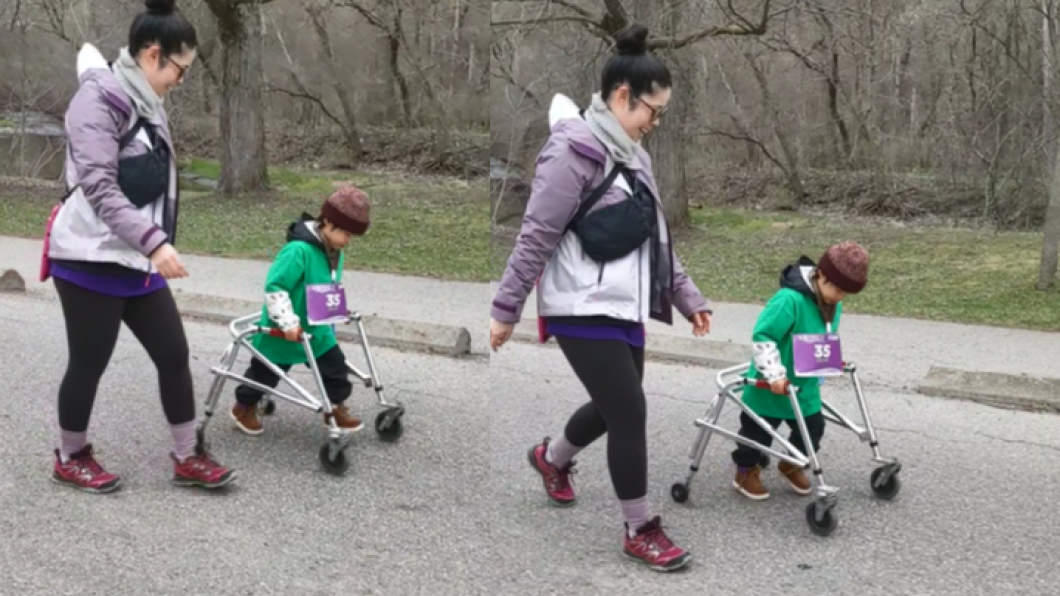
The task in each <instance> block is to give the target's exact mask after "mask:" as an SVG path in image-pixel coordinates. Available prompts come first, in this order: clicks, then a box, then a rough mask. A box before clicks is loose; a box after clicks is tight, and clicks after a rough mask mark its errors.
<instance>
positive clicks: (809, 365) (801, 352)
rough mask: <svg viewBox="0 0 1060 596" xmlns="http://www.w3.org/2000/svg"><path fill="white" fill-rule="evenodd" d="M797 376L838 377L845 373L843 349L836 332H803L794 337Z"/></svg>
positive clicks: (793, 346) (793, 349)
mask: <svg viewBox="0 0 1060 596" xmlns="http://www.w3.org/2000/svg"><path fill="white" fill-rule="evenodd" d="M791 341H792V355H793V356H794V360H795V376H796V377H804V378H805V377H837V376H840V375H842V374H843V350H842V347H841V346H840V343H839V336H838V335H836V334H834V333H821V334H811V333H803V334H799V335H796V336H794V337H793V338H792V340H791Z"/></svg>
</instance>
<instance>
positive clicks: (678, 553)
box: [623, 516, 692, 571]
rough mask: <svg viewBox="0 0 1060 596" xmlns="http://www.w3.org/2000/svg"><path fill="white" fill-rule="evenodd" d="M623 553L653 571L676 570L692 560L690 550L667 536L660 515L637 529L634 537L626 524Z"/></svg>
mask: <svg viewBox="0 0 1060 596" xmlns="http://www.w3.org/2000/svg"><path fill="white" fill-rule="evenodd" d="M623 553H624V554H625V555H626V556H627V557H629V558H630V559H633V560H634V561H638V562H640V563H644V564H646V565H647V566H648V567H650V568H651V569H652V570H653V571H676V570H678V569H681V568H682V567H684V566H685V565H688V563H689V562H691V561H692V555H690V554H689V553H688V551H686V550H684V549H683V548H680V547H678V546H677V545H676V544H674V543H673V542H672V541H671V540H670V539H669V538H668V537H667V536H666V533H665V532H663V529H662V520H661V519H660V518H659V517H658V516H656V517H655V518H654V519H652V520H651V521H650V522H648V523H646V524H644V526H642V527H641V528H640V529H639V530H637V534H636V536H634V537H633V538H630V537H629V526H628V525H627V526H626V539H625V544H624V548H623Z"/></svg>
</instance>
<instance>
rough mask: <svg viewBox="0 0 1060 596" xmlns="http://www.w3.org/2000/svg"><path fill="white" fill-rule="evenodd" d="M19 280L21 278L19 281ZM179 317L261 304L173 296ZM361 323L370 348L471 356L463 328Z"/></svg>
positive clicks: (368, 318) (226, 314) (50, 292)
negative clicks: (178, 310)
mask: <svg viewBox="0 0 1060 596" xmlns="http://www.w3.org/2000/svg"><path fill="white" fill-rule="evenodd" d="M19 279H21V278H19ZM12 293H18V294H23V295H26V296H29V297H33V298H38V299H45V300H58V295H57V294H56V292H55V290H54V288H33V289H29V290H26V289H25V288H24V287H23V288H22V289H21V291H18V290H14V291H12ZM173 297H174V298H175V299H176V302H177V307H178V308H179V309H180V314H181V316H182V317H184V318H185V319H190V320H195V321H203V322H208V323H216V324H219V325H228V324H229V323H231V322H232V320H233V319H236V318H238V317H242V316H245V315H248V314H250V313H256V312H261V308H262V303H261V302H254V301H249V300H239V299H234V298H223V297H219V296H208V295H205V294H195V293H192V292H181V291H179V290H178V291H175V292H173ZM362 322H363V324H364V328H365V331H366V332H367V334H368V342H369V345H370V346H372V347H379V348H390V349H395V350H405V351H415V352H428V353H431V354H440V355H444V356H455V357H464V356H467V355H469V354H470V353H471V333H470V332H469V331H468V330H467V329H466V328H464V327H458V326H455V325H439V324H437V323H421V322H418V321H404V320H400V319H390V318H386V317H379V316H374V315H363V319H362ZM335 336H336V337H337V338H338V340H339V341H342V342H353V343H359V342H360V341H361V339H360V335H359V334H358V333H357V327H356V325H350V326H348V327H346V328H345V329H343V328H342V327H339V328H338V329H336V333H335Z"/></svg>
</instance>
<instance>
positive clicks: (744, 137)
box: [702, 128, 788, 172]
mask: <svg viewBox="0 0 1060 596" xmlns="http://www.w3.org/2000/svg"><path fill="white" fill-rule="evenodd" d="M702 134H703V135H704V136H708V137H724V138H726V139H730V140H733V141H741V142H743V143H750V144H751V145H754V146H755V147H758V150H759V151H761V152H762V155H765V156H766V159H768V160H769V161H771V162H773V163H774V164H776V166H777V168H779V169H780V171H781V172H787V171H788V170H787V168H785V167H784V164H782V163H780V160H779V159H777V158H776V157H775V156H774V155H773V153H771V152H770V151H769V148H768V147H766V145H765V143H763V142H762V141H759V140H758V139H756V138H754V137H752V136H750V135H748V134H735V133H731V132H728V131H724V130H718V129H715V128H708V129H707V131H706V132H704V133H702Z"/></svg>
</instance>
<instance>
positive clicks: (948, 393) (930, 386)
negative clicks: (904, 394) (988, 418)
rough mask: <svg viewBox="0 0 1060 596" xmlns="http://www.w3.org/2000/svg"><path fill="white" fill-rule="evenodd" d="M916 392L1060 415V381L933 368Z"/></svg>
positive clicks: (1028, 376)
mask: <svg viewBox="0 0 1060 596" xmlns="http://www.w3.org/2000/svg"><path fill="white" fill-rule="evenodd" d="M917 392H918V393H920V394H921V395H927V396H930V397H944V398H949V399H959V400H965V401H972V402H976V403H981V404H985V405H989V406H994V407H999V408H1006V409H1013V410H1029V411H1034V412H1053V413H1060V379H1058V378H1052V377H1032V376H1030V375H1011V374H1004V373H996V372H983V371H970V370H961V369H957V368H949V367H945V366H932V367H931V370H930V371H928V374H927V376H925V377H924V380H923V381H921V382H920V385H919V386H918V387H917Z"/></svg>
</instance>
